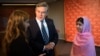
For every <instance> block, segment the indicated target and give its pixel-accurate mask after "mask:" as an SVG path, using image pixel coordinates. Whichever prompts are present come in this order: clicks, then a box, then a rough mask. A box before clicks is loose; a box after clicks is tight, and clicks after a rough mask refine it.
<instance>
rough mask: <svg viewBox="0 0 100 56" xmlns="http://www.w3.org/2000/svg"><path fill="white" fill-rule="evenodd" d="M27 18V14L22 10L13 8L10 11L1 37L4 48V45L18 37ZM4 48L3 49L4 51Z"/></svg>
mask: <svg viewBox="0 0 100 56" xmlns="http://www.w3.org/2000/svg"><path fill="white" fill-rule="evenodd" d="M28 19H29V14H28V13H26V12H24V11H22V10H15V11H13V12H12V13H11V15H10V17H9V20H8V23H7V27H6V32H5V37H4V39H3V47H4V48H5V50H6V45H9V44H10V43H11V42H12V40H14V39H16V38H18V36H19V35H20V34H21V33H20V32H21V31H24V28H25V27H24V25H23V22H24V21H26V20H28ZM5 50H4V51H5Z"/></svg>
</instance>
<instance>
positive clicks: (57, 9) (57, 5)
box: [48, 0, 64, 39]
mask: <svg viewBox="0 0 100 56" xmlns="http://www.w3.org/2000/svg"><path fill="white" fill-rule="evenodd" d="M63 4H64V2H63V0H58V1H56V2H53V3H49V11H48V17H49V18H52V19H53V20H54V24H55V26H56V28H57V29H58V30H59V31H60V32H59V39H64V5H63Z"/></svg>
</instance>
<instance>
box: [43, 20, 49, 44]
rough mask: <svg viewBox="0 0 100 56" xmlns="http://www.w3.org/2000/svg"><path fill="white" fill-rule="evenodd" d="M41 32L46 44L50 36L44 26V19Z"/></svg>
mask: <svg viewBox="0 0 100 56" xmlns="http://www.w3.org/2000/svg"><path fill="white" fill-rule="evenodd" d="M41 32H42V37H43V40H44V42H45V44H47V43H48V41H49V38H48V35H47V32H46V29H45V27H44V24H43V20H42V21H41Z"/></svg>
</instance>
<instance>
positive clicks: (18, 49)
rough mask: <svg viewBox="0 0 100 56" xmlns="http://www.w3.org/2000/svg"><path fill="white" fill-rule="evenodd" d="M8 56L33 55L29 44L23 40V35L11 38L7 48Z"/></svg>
mask: <svg viewBox="0 0 100 56" xmlns="http://www.w3.org/2000/svg"><path fill="white" fill-rule="evenodd" d="M8 56H34V55H33V51H32V49H31V48H30V47H29V44H28V43H27V42H25V38H24V36H19V37H18V38H17V39H15V40H13V41H12V43H11V44H10V46H9V49H8Z"/></svg>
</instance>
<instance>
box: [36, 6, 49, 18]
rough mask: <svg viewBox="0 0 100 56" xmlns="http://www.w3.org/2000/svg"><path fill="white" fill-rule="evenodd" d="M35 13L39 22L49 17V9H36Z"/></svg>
mask: <svg viewBox="0 0 100 56" xmlns="http://www.w3.org/2000/svg"><path fill="white" fill-rule="evenodd" d="M35 13H36V17H37V18H38V19H39V20H43V19H45V17H46V16H47V7H36V11H35Z"/></svg>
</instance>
